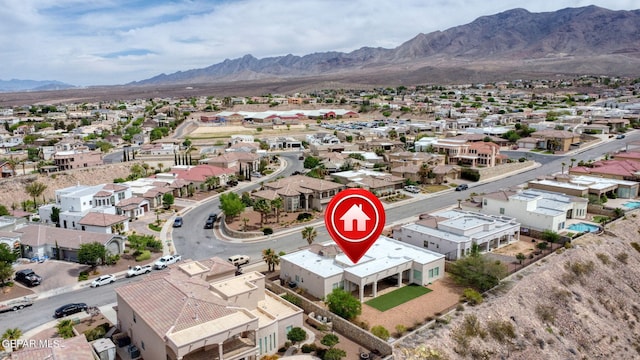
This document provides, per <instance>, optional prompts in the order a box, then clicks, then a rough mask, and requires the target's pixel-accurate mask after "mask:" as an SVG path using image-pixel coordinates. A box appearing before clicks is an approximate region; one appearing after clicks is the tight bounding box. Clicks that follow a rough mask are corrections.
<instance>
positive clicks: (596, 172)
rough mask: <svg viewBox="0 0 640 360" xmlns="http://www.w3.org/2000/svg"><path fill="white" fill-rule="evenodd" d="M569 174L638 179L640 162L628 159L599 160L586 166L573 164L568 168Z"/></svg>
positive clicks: (639, 178)
mask: <svg viewBox="0 0 640 360" xmlns="http://www.w3.org/2000/svg"><path fill="white" fill-rule="evenodd" d="M569 174H570V175H586V176H593V177H603V178H610V179H618V180H629V181H639V180H640V162H638V161H636V160H628V159H625V160H618V159H613V160H599V161H594V162H593V163H590V164H588V165H586V166H574V167H572V168H570V169H569Z"/></svg>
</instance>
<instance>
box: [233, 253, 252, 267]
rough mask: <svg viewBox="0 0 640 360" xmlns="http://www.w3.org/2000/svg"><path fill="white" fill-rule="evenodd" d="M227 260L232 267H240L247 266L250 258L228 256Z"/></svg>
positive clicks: (245, 256)
mask: <svg viewBox="0 0 640 360" xmlns="http://www.w3.org/2000/svg"><path fill="white" fill-rule="evenodd" d="M228 260H229V262H230V263H232V264H233V265H235V266H240V265H244V264H248V263H249V261H250V260H251V258H250V257H248V256H247V255H233V256H230V257H229V259H228Z"/></svg>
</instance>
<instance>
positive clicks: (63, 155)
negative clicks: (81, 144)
mask: <svg viewBox="0 0 640 360" xmlns="http://www.w3.org/2000/svg"><path fill="white" fill-rule="evenodd" d="M53 161H54V163H55V165H56V166H57V167H58V170H60V171H62V170H71V169H79V168H86V167H91V166H98V165H102V164H103V161H102V153H101V152H98V151H90V150H88V149H87V150H67V151H58V152H56V153H55V154H53Z"/></svg>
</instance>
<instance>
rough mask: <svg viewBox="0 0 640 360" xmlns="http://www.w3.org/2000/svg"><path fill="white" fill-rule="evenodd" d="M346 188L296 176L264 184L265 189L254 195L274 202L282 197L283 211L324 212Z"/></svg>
mask: <svg viewBox="0 0 640 360" xmlns="http://www.w3.org/2000/svg"><path fill="white" fill-rule="evenodd" d="M345 188H346V187H345V185H342V184H337V183H334V182H331V181H326V180H321V179H315V178H312V177H309V176H304V175H294V176H290V177H287V178H284V179H278V180H276V181H273V182H269V183H265V184H263V189H262V190H259V191H256V192H254V193H252V194H251V195H253V197H254V198H257V199H267V200H273V199H275V198H277V197H281V198H282V200H283V209H284V211H286V212H294V211H309V210H312V209H313V210H318V211H322V209H323V208H324V206H326V205H327V204H328V203H329V201H331V199H332V198H333V196H334V195H336V194H337V193H338V192H340V191H341V190H344V189H345Z"/></svg>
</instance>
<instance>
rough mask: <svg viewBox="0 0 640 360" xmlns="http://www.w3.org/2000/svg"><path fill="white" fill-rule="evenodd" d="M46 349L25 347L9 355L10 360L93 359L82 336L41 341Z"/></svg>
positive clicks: (90, 348) (91, 350)
mask: <svg viewBox="0 0 640 360" xmlns="http://www.w3.org/2000/svg"><path fill="white" fill-rule="evenodd" d="M41 343H44V344H46V345H50V346H46V347H25V348H23V349H20V350H17V351H15V352H13V353H11V357H10V359H12V360H42V359H52V360H78V359H93V358H94V357H93V354H94V353H93V348H92V347H91V344H89V342H88V341H87V338H86V337H85V336H84V334H80V336H74V337H72V338H69V339H62V338H53V339H47V340H46V342H45V341H41Z"/></svg>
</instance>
